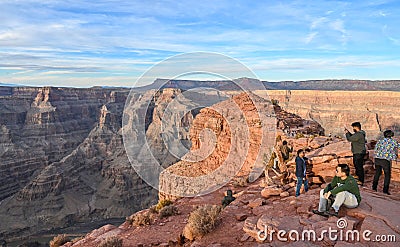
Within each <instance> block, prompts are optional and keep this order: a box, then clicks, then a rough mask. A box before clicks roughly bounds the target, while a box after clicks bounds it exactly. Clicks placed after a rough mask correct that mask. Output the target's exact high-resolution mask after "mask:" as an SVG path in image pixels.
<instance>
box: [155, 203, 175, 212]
mask: <svg viewBox="0 0 400 247" xmlns="http://www.w3.org/2000/svg"><path fill="white" fill-rule="evenodd" d="M171 204H172V201H170V200H161V201H159V202H158V203H157V205H156V207H155V210H156V212H157V213H158V212H160V210H161V209H162V208H163V207H166V206H169V205H171Z"/></svg>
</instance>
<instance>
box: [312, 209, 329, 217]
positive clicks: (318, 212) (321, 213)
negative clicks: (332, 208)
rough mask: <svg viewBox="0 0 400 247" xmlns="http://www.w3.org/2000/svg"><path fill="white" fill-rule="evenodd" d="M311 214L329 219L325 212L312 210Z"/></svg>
mask: <svg viewBox="0 0 400 247" xmlns="http://www.w3.org/2000/svg"><path fill="white" fill-rule="evenodd" d="M312 212H313V213H314V214H318V215H321V216H324V217H329V215H328V214H327V213H326V212H320V211H318V210H315V209H313V210H312Z"/></svg>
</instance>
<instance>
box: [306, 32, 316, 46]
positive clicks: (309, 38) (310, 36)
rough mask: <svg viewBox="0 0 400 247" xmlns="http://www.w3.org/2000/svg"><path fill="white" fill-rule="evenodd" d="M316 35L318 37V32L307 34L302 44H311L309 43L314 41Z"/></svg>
mask: <svg viewBox="0 0 400 247" xmlns="http://www.w3.org/2000/svg"><path fill="white" fill-rule="evenodd" d="M317 35H318V32H312V33H309V34H308V35H307V37H306V38H305V40H304V42H305V43H306V44H309V43H311V42H312V41H313V39H314V38H315V37H316V36H317Z"/></svg>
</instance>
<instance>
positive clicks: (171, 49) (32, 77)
mask: <svg viewBox="0 0 400 247" xmlns="http://www.w3.org/2000/svg"><path fill="white" fill-rule="evenodd" d="M399 2H400V1H389V0H387V1H386V0H365V1H305V0H304V1H235V0H231V1H208V0H202V1H112V0H110V1H102V0H99V1H68V0H64V1H51V0H41V1H36V0H20V1H6V0H2V1H0V9H1V14H0V82H2V83H18V84H25V85H53V86H74V87H89V86H93V85H113V86H132V85H133V84H134V83H135V81H136V80H137V78H139V77H140V76H141V75H142V74H143V73H144V72H145V71H146V70H147V69H149V68H150V67H151V66H154V65H155V64H156V63H158V62H160V61H162V60H164V59H166V58H168V57H170V56H174V55H177V54H181V53H185V52H196V51H206V52H218V53H222V54H224V55H227V56H231V57H233V58H235V59H238V60H239V61H241V62H242V63H244V64H245V65H246V66H248V67H249V68H250V69H252V70H253V71H254V73H255V74H256V75H257V76H258V77H259V78H260V79H263V80H269V81H278V80H308V79H327V78H333V79H344V78H347V79H372V80H377V79H400V56H399V55H400V3H399ZM160 77H163V75H162V74H160ZM149 83H150V81H149Z"/></svg>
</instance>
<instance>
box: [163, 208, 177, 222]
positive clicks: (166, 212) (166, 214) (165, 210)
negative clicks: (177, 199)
mask: <svg viewBox="0 0 400 247" xmlns="http://www.w3.org/2000/svg"><path fill="white" fill-rule="evenodd" d="M177 214H179V211H178V208H177V207H175V206H174V205H169V206H165V207H163V208H162V209H161V210H160V218H161V219H162V218H167V217H169V216H172V215H177Z"/></svg>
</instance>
